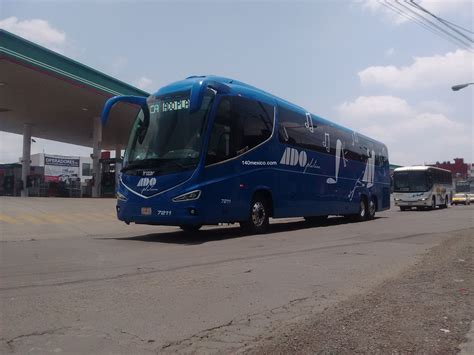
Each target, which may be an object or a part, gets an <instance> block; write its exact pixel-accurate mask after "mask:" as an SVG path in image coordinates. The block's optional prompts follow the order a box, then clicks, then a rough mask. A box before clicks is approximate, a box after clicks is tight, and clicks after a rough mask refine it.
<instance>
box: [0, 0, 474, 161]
mask: <svg viewBox="0 0 474 355" xmlns="http://www.w3.org/2000/svg"><path fill="white" fill-rule="evenodd" d="M417 2H418V3H420V4H421V5H422V6H424V7H425V8H427V9H428V10H430V11H432V12H434V13H435V14H437V15H439V16H441V17H443V18H445V19H447V20H449V21H451V22H454V23H456V24H458V25H460V26H463V27H465V28H467V29H468V30H471V31H473V30H474V28H473V26H474V24H473V13H474V8H473V7H474V2H473V1H465V0H441V1H436V0H417ZM0 28H3V29H5V30H8V31H10V32H13V33H15V34H17V35H19V36H22V37H24V38H27V39H29V40H31V41H33V42H35V43H38V44H40V45H43V46H45V47H47V48H49V49H52V50H54V51H57V52H59V53H61V54H64V55H66V56H68V57H70V58H73V59H75V60H77V61H79V62H81V63H84V64H86V65H89V66H91V67H93V68H95V69H97V70H100V71H102V72H104V73H106V74H109V75H112V76H113V77H115V78H118V79H120V80H123V81H125V82H128V83H130V84H132V85H135V86H137V87H139V88H142V89H144V90H147V91H149V92H154V91H156V90H158V89H159V88H160V87H162V86H164V85H167V84H169V83H171V82H174V81H178V80H181V79H183V78H185V77H187V76H190V75H203V74H214V75H220V76H226V77H231V78H234V79H237V80H240V81H244V82H247V83H249V84H251V85H254V86H256V87H259V88H261V89H263V90H265V91H268V92H270V93H272V94H275V95H277V96H279V97H282V98H284V99H287V100H289V101H291V102H293V103H295V104H297V105H300V106H302V107H304V108H305V109H306V110H308V111H310V112H312V113H314V114H316V115H318V116H322V117H325V118H327V119H329V120H332V121H334V122H337V123H339V124H342V125H344V126H347V127H349V128H351V129H354V130H356V131H359V132H362V133H364V134H366V135H368V136H370V137H372V138H375V139H377V140H380V141H382V142H384V143H385V144H386V145H387V147H388V150H389V157H390V162H391V163H393V164H398V165H414V164H424V163H433V162H436V161H448V160H452V159H453V158H456V157H461V158H464V159H465V160H466V161H467V162H474V159H473V157H474V148H473V141H474V127H473V113H474V112H473V111H474V109H473V98H474V94H473V93H474V85H473V86H470V87H468V88H466V89H463V90H461V91H458V92H453V91H452V90H451V89H450V88H451V86H452V85H455V84H460V83H467V82H474V68H473V65H474V64H473V63H474V55H473V52H472V51H468V50H466V49H463V48H461V47H460V46H457V45H455V44H453V43H451V42H449V41H447V40H446V39H444V38H440V37H438V36H436V35H434V34H433V33H431V32H429V31H427V30H426V29H425V28H423V27H421V26H419V25H417V24H416V23H414V22H412V21H407V20H406V19H405V18H403V17H400V16H398V15H396V14H395V13H394V12H391V11H390V10H388V9H387V8H386V7H385V6H382V4H381V2H380V1H377V0H347V1H337V0H335V1H329V0H327V1H317V0H315V1H290V0H287V1H258V2H257V1H231V0H221V1H191V0H187V1H108V0H107V1H106V0H103V1H67V0H62V1H22V0H14V1H11V0H0ZM0 139H1V143H0V162H1V163H8V162H14V161H18V157H20V156H21V149H22V140H21V136H18V135H14V134H9V133H5V132H1V133H0ZM35 141H36V142H35V143H33V144H32V153H33V154H34V153H39V152H46V153H49V154H67V155H82V156H86V155H89V154H90V153H91V152H92V150H91V149H90V148H86V147H79V146H73V145H68V144H63V143H57V142H52V141H47V140H44V139H39V138H35Z"/></svg>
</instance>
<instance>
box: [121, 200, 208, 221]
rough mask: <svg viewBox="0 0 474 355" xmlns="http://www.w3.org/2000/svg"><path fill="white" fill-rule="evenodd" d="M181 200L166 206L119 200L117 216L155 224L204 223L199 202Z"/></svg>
mask: <svg viewBox="0 0 474 355" xmlns="http://www.w3.org/2000/svg"><path fill="white" fill-rule="evenodd" d="M192 202H194V203H191V202H190V203H185V202H180V203H176V204H174V205H169V204H167V206H166V207H163V208H161V207H160V206H156V205H152V204H146V203H141V204H130V203H121V202H120V201H118V202H117V206H116V211H117V218H118V219H119V220H121V221H123V222H125V223H127V224H128V223H137V224H153V225H168V226H180V225H198V224H203V223H204V216H203V215H202V213H201V209H200V208H199V204H198V203H196V202H195V201H192Z"/></svg>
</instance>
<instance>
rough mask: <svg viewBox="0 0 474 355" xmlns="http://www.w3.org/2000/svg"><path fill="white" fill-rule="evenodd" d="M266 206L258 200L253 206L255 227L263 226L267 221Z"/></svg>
mask: <svg viewBox="0 0 474 355" xmlns="http://www.w3.org/2000/svg"><path fill="white" fill-rule="evenodd" d="M265 217H266V213H265V206H264V205H263V203H261V202H260V201H257V202H255V203H254V204H253V206H252V222H253V224H254V226H255V227H261V226H262V225H263V223H264V222H265Z"/></svg>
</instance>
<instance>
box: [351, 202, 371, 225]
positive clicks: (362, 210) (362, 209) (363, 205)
mask: <svg viewBox="0 0 474 355" xmlns="http://www.w3.org/2000/svg"><path fill="white" fill-rule="evenodd" d="M368 213H369V212H368V206H367V199H366V198H365V197H364V196H361V198H360V202H359V212H358V213H357V214H353V215H351V216H350V218H351V220H353V221H354V222H362V221H365V220H367V215H368Z"/></svg>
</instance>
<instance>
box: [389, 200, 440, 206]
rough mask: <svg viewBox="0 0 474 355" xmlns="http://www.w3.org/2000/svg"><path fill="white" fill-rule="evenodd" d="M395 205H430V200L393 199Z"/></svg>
mask: <svg viewBox="0 0 474 355" xmlns="http://www.w3.org/2000/svg"><path fill="white" fill-rule="evenodd" d="M394 204H395V206H398V207H415V206H430V205H431V201H429V200H428V199H426V200H417V201H403V200H395V201H394Z"/></svg>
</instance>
